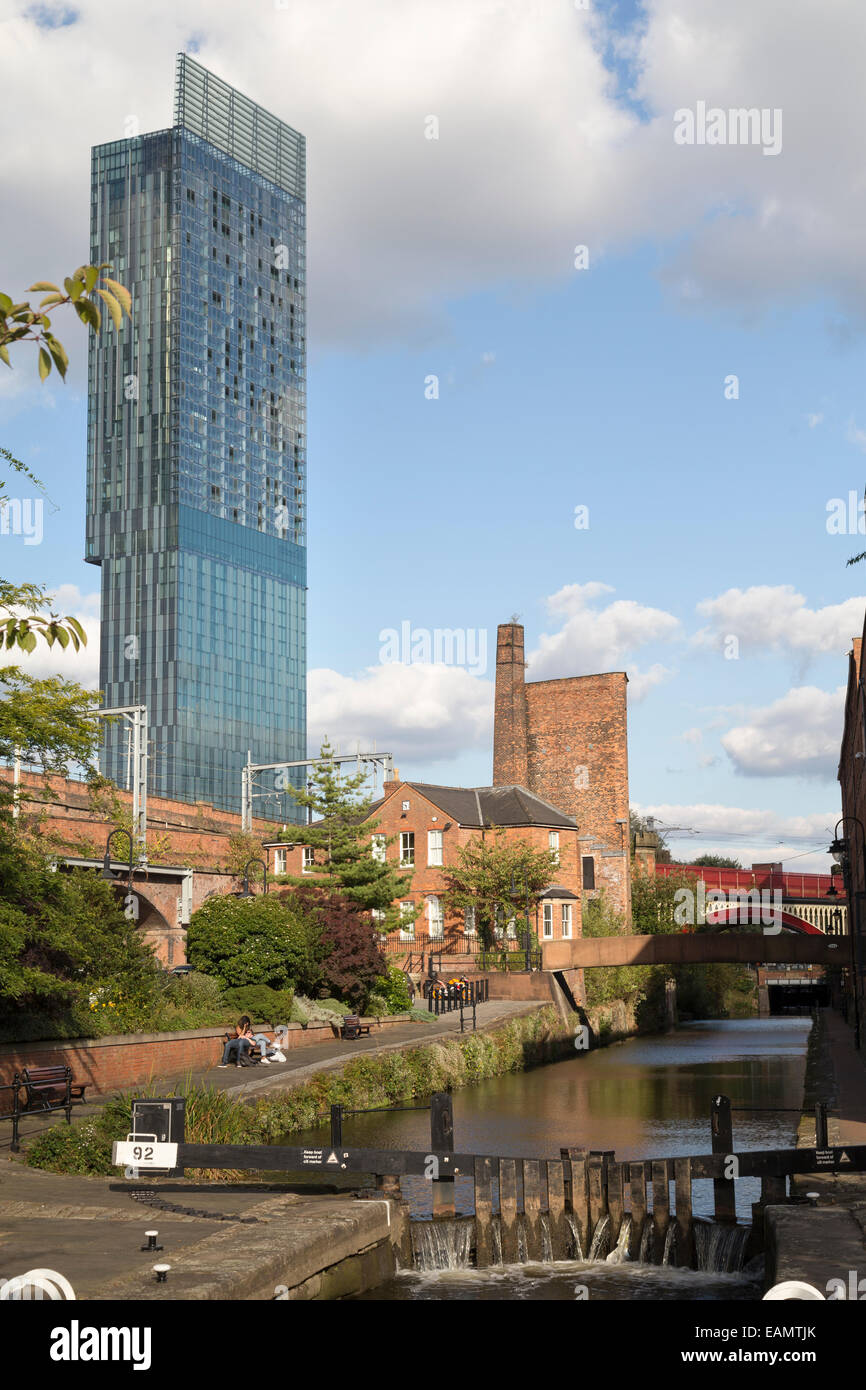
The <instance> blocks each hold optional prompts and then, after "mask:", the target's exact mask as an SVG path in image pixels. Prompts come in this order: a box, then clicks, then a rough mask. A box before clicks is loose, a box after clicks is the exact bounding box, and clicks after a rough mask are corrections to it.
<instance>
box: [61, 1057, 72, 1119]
mask: <svg viewBox="0 0 866 1390" xmlns="http://www.w3.org/2000/svg"><path fill="white" fill-rule="evenodd" d="M63 1108H64V1110H65V1111H66V1123H67V1124H68V1125H71V1124H72V1068H71V1067H67V1068H66V1103H65V1105H64V1107H63Z"/></svg>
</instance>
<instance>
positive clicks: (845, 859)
mask: <svg viewBox="0 0 866 1390" xmlns="http://www.w3.org/2000/svg"><path fill="white" fill-rule="evenodd" d="M846 821H853V823H854V824H855V825H856V826H857V829H858V830H859V831H860V844H861V846H862V847H863V851H864V853H866V832H864V830H863V822H862V821H861V820H860V819H859V817H857V816H840V817H839V819H838V821H837V822H836V827H835V829H834V831H833V843H832V845H831V846H830V853H831V854H835V855H836V856H837V857H838V859H839V861H840V863H841V865H842V874H843V878H844V882H845V891H846V893H847V894H848V922H849V933H848V934H849V936H850V938H851V978H852V981H853V985H854V989H853V999H854V1046H855V1047H856V1048H857V1049H858V1050H859V1048H860V985H861V976H862V966H861V962H860V952H861V947H860V901H861V899H862V897H863V893H862V892H858V891H855V889H854V876H853V872H852V862H851V845H850V841H849V839H848V837H847V836H842V837H840V836H839V826H840V825H844V824H845V822H846ZM863 862H864V861H863V859H862V858H861V860H860V863H861V866H863Z"/></svg>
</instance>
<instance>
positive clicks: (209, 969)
mask: <svg viewBox="0 0 866 1390" xmlns="http://www.w3.org/2000/svg"><path fill="white" fill-rule="evenodd" d="M324 954H325V948H324V946H323V944H322V932H321V928H320V927H319V925H318V924H317V923H316V922H315V921H314V920H313V919H312V918H311V917H310V916H304V915H303V914H300V913H290V912H289V911H288V908H287V905H286V903H285V901H284V900H283V898H282V896H280V895H277V894H274V893H269V894H267V896H265V895H263V894H259V895H258V896H257V897H254V898H235V897H225V898H209V899H208V900H207V901H206V902H204V903H203V904H202V906H201V907H200V908H199V909H198V911H197V912H194V913H193V915H192V919H191V921H190V924H189V931H188V933H187V956H188V958H189V961H190V963H191V964H192V965H194V966H195V967H196V969H197V970H201V971H204V972H205V974H208V975H214V976H215V977H216V978H217V979H218V980H219V981H220V982H221V984H222V985H223V986H224V987H226V988H230V989H231V988H238V987H241V986H244V985H269V986H270V988H271V989H277V990H279V989H284V988H286V986H289V985H291V986H293V987H294V988H296V989H300V990H312V989H315V988H316V987H317V986H318V984H319V982H320V980H321V978H322V969H321V962H322V957H323V956H324Z"/></svg>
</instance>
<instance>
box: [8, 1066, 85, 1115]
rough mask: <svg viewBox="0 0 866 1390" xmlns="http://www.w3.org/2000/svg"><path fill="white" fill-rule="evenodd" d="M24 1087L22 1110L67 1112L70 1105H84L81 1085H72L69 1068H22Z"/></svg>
mask: <svg viewBox="0 0 866 1390" xmlns="http://www.w3.org/2000/svg"><path fill="white" fill-rule="evenodd" d="M18 1079H20V1082H21V1085H22V1086H23V1087H24V1102H23V1104H22V1106H21V1108H22V1110H27V1111H29V1112H31V1113H32V1112H33V1111H35V1110H67V1109H68V1107H69V1106H71V1105H83V1104H84V1092H85V1091H86V1090H87V1086H88V1084H89V1083H88V1082H84V1084H83V1085H80V1084H76V1085H73V1084H72V1068H71V1067H22V1069H21V1075H20V1078H18V1077H17V1074H16V1080H18Z"/></svg>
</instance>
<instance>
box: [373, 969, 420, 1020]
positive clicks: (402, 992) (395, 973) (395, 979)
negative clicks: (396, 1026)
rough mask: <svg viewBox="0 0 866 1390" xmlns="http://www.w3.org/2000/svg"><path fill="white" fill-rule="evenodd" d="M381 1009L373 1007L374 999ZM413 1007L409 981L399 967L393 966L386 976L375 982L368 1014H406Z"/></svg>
mask: <svg viewBox="0 0 866 1390" xmlns="http://www.w3.org/2000/svg"><path fill="white" fill-rule="evenodd" d="M374 997H375V999H376V1002H377V1004H381V1005H382V1007H381V1008H378V1009H376V1008H374V1007H373V999H374ZM411 1007H412V995H411V993H410V991H409V981H408V980H407V978H406V976H405V975H404V973H403V971H402V970H401V969H400V968H399V966H396V965H392V966H390V968H389V970H388V974H387V975H386V976H380V977H379V979H378V980H374V981H373V990H372V992H371V995H370V998H369V999H368V1001H367V1013H369V1014H372V1013H377V1012H378V1013H383V1014H404V1013H408V1011H409V1009H411Z"/></svg>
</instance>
